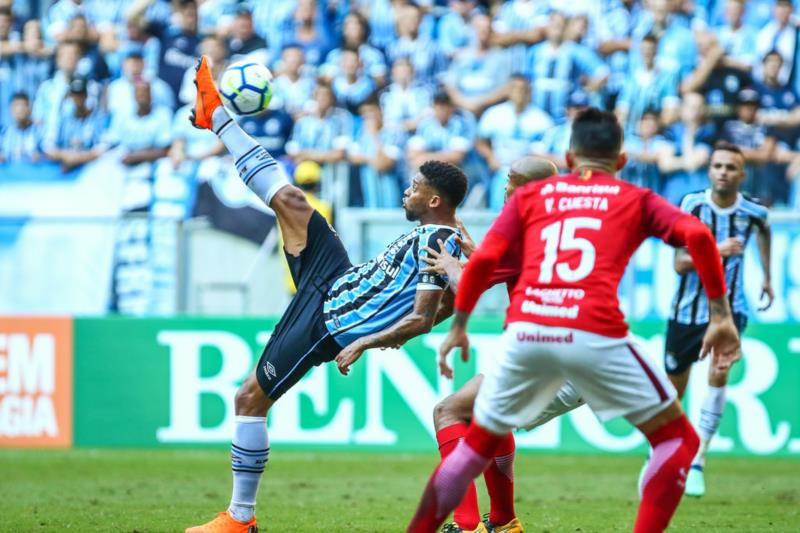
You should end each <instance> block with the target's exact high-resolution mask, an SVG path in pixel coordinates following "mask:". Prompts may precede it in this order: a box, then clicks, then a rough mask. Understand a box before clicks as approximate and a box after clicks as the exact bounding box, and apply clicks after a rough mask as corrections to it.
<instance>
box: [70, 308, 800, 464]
mask: <svg viewBox="0 0 800 533" xmlns="http://www.w3.org/2000/svg"><path fill="white" fill-rule="evenodd" d="M274 323H275V321H274V320H250V319H246V320H245V319H241V320H240V319H235V320H234V319H125V318H107V319H76V320H75V322H74V324H75V333H74V339H75V346H74V358H75V374H74V387H75V391H74V418H73V419H74V444H75V445H76V446H163V445H169V446H180V445H197V444H227V443H228V442H229V441H230V437H231V435H232V431H233V416H234V409H233V398H234V394H235V392H236V389H237V387H238V385H239V383H241V381H242V380H243V379H244V377H245V376H246V375H247V373H248V372H250V371H251V370H252V368H253V366H254V365H255V362H256V361H257V359H258V356H259V355H260V353H261V349H262V347H263V345H264V344H265V343H266V341H267V339H268V338H269V334H270V330H271V328H272V326H273V325H274ZM501 326H502V324H501V321H500V320H498V319H483V320H481V319H476V320H474V321H473V322H472V323H471V324H470V330H471V333H472V335H471V339H472V346H473V354H472V358H471V360H470V361H469V362H468V363H462V362H461V361H460V360H459V361H457V362H456V363H455V369H456V379H455V380H454V381H450V380H447V379H445V378H443V377H441V376H438V375H437V367H436V349H437V348H438V346H439V344H440V342H441V341H442V339H443V337H444V332H445V331H446V329H445V328H444V327H441V326H440V327H439V328H437V329H436V330H434V332H432V333H430V334H428V335H425V336H423V337H419V338H417V339H414V340H412V341H410V342H409V343H407V344H406V345H405V346H403V347H402V348H400V349H397V350H383V351H381V350H377V351H372V352H368V353H367V354H366V355H365V356H364V357H362V359H361V360H360V361H359V362H358V363H356V365H354V367H353V369H352V371H351V373H350V375H349V376H347V377H344V376H341V375H339V373H338V371H337V369H336V367H335V365H331V364H326V365H322V366H320V367H317V368H315V369H314V370H313V371H312V372H310V373H309V374H308V375H307V376H306V377H305V378H304V379H303V380H302V381H301V382H300V383H299V384H298V385H297V386H295V387H294V388H293V389H292V390H291V391H289V392H288V393H287V394H286V395H285V396H284V397H283V398H281V399H280V401H279V402H278V403H277V404H276V406H275V407H274V408H273V410H272V413H271V414H270V419H269V426H270V442H271V443H272V444H276V445H278V446H281V445H282V446H285V447H293V448H315V449H337V448H338V449H345V448H346V449H348V450H354V449H364V450H368V449H372V450H381V451H403V452H408V451H423V450H424V451H430V450H433V449H435V439H434V431H433V423H432V412H433V407H434V406H435V405H436V403H437V402H438V401H440V400H441V399H442V398H443V397H445V396H446V395H447V394H449V393H450V392H452V391H453V390H455V388H457V387H459V386H460V385H461V384H463V383H464V382H466V381H467V380H468V379H469V378H470V377H472V376H473V375H474V374H475V372H476V371H481V370H483V369H485V368H487V367H488V366H489V365H491V363H492V357H493V356H494V355H495V354H496V350H497V348H498V340H499V339H498V337H499V334H500V331H501ZM663 330H664V325H663V323H640V324H634V326H633V331H634V332H635V334H636V335H637V336H638V337H639V340H640V343H641V344H642V347H643V349H644V351H645V352H646V353H648V354H649V355H651V356H652V357H653V358H654V359H655V360H657V361H659V364H662V363H661V354H662V353H663ZM743 352H744V356H743V360H742V361H741V362H740V363H738V364H737V365H736V367H735V368H734V370H733V372H732V374H731V381H730V384H729V388H728V394H727V398H728V405H727V407H726V411H725V417H724V418H723V421H722V426H721V427H720V431H719V435H718V436H717V438H716V439H715V440H714V442H713V443H712V450H713V451H716V452H721V453H731V454H739V455H745V454H759V455H783V456H798V457H800V387H798V386H797V384H798V383H800V331H798V329H797V328H796V327H794V326H785V325H764V324H754V325H752V326H751V327H750V328H749V329H748V330H747V336H746V337H745V339H744V342H743ZM707 364H708V363H707V362H702V363H698V364H697V365H696V366H695V369H694V372H693V375H692V380H691V381H690V384H689V387H688V389H687V397H686V403H685V405H686V408H687V410H688V412H689V414H690V417H691V418H692V420H696V419H697V418H698V416H699V410H700V405H701V403H702V401H703V394H704V391H705V388H706V377H705V376H706V373H707V368H708V367H707ZM517 446H518V448H519V449H529V450H559V451H565V452H598V451H605V452H631V451H643V450H644V449H645V446H644V440H643V438H642V437H641V436H640V435H639V434H638V433H637V432H636V431H635V430H633V428H632V427H631V426H629V425H628V424H627V423H626V422H625V421H623V420H616V421H612V422H610V423H608V424H601V423H600V422H598V421H597V419H596V418H595V417H594V415H593V414H592V413H591V411H590V410H588V408H586V407H582V408H580V409H577V410H575V411H573V412H571V413H569V414H567V415H565V416H563V417H561V418H559V419H556V420H553V421H551V422H550V423H548V424H546V425H544V426H542V427H540V428H537V429H536V430H534V431H531V432H528V433H524V432H523V433H520V434H519V435H518V444H517Z"/></svg>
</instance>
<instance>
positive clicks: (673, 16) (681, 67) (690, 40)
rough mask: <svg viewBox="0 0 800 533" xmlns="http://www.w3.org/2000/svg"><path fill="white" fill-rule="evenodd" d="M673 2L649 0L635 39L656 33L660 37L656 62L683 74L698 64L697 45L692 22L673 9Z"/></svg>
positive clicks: (658, 38) (666, 69)
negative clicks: (691, 27)
mask: <svg viewBox="0 0 800 533" xmlns="http://www.w3.org/2000/svg"><path fill="white" fill-rule="evenodd" d="M673 3H674V2H673V0H648V1H647V3H646V4H645V6H646V8H647V9H646V11H645V13H644V14H642V16H641V18H640V19H639V23H638V25H637V27H636V29H635V30H634V34H633V35H634V40H635V41H638V40H640V39H641V38H642V37H644V36H645V35H648V34H651V35H654V36H655V38H656V39H657V40H658V53H657V54H656V58H657V59H656V64H657V65H658V66H659V68H661V69H662V70H664V71H666V72H672V73H674V74H675V75H676V76H680V75H681V74H682V73H683V72H685V71H686V70H688V69H691V68H692V67H693V66H694V63H695V59H696V56H697V47H696V46H695V41H694V35H693V34H692V30H690V29H689V24H688V22H687V21H686V19H685V18H683V17H681V16H680V15H679V14H678V13H676V12H674V11H673V8H674V7H675V6H674V5H673Z"/></svg>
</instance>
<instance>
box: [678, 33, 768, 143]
mask: <svg viewBox="0 0 800 533" xmlns="http://www.w3.org/2000/svg"><path fill="white" fill-rule="evenodd" d="M697 41H698V51H699V52H700V56H699V62H698V63H697V67H696V68H695V69H694V70H693V71H692V72H691V73H689V75H688V76H686V77H685V78H684V79H683V81H682V82H681V93H683V94H687V93H694V92H699V93H701V94H703V96H704V97H705V100H706V106H707V112H706V116H707V117H708V118H710V119H711V120H713V121H714V122H715V124H716V126H717V127H718V128H721V127H722V124H723V123H724V121H725V120H728V119H730V118H733V116H734V114H735V105H736V99H737V96H738V94H739V91H740V90H741V89H742V88H744V87H747V86H748V85H751V84H752V78H751V77H750V75H749V73H747V72H745V71H743V70H741V69H739V68H737V67H733V66H730V65H729V64H728V60H727V57H726V56H725V50H724V49H723V48H722V47H721V46H720V45H719V43H717V38H716V37H715V36H714V35H713V34H710V33H701V34H700V35H698V38H697Z"/></svg>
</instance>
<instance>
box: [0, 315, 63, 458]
mask: <svg viewBox="0 0 800 533" xmlns="http://www.w3.org/2000/svg"><path fill="white" fill-rule="evenodd" d="M71 444H72V320H71V319H69V318H8V317H0V446H4V447H23V446H48V447H67V446H70V445H71Z"/></svg>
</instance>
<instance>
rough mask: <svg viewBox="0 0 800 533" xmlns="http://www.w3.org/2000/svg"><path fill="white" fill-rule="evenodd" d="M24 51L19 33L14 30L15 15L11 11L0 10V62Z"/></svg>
mask: <svg viewBox="0 0 800 533" xmlns="http://www.w3.org/2000/svg"><path fill="white" fill-rule="evenodd" d="M21 50H22V43H21V40H20V35H19V32H18V31H17V30H16V29H15V28H14V15H13V14H12V13H11V10H10V9H3V8H0V60H1V59H3V58H7V57H11V56H13V55H14V54H16V53H19V52H20V51H21Z"/></svg>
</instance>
